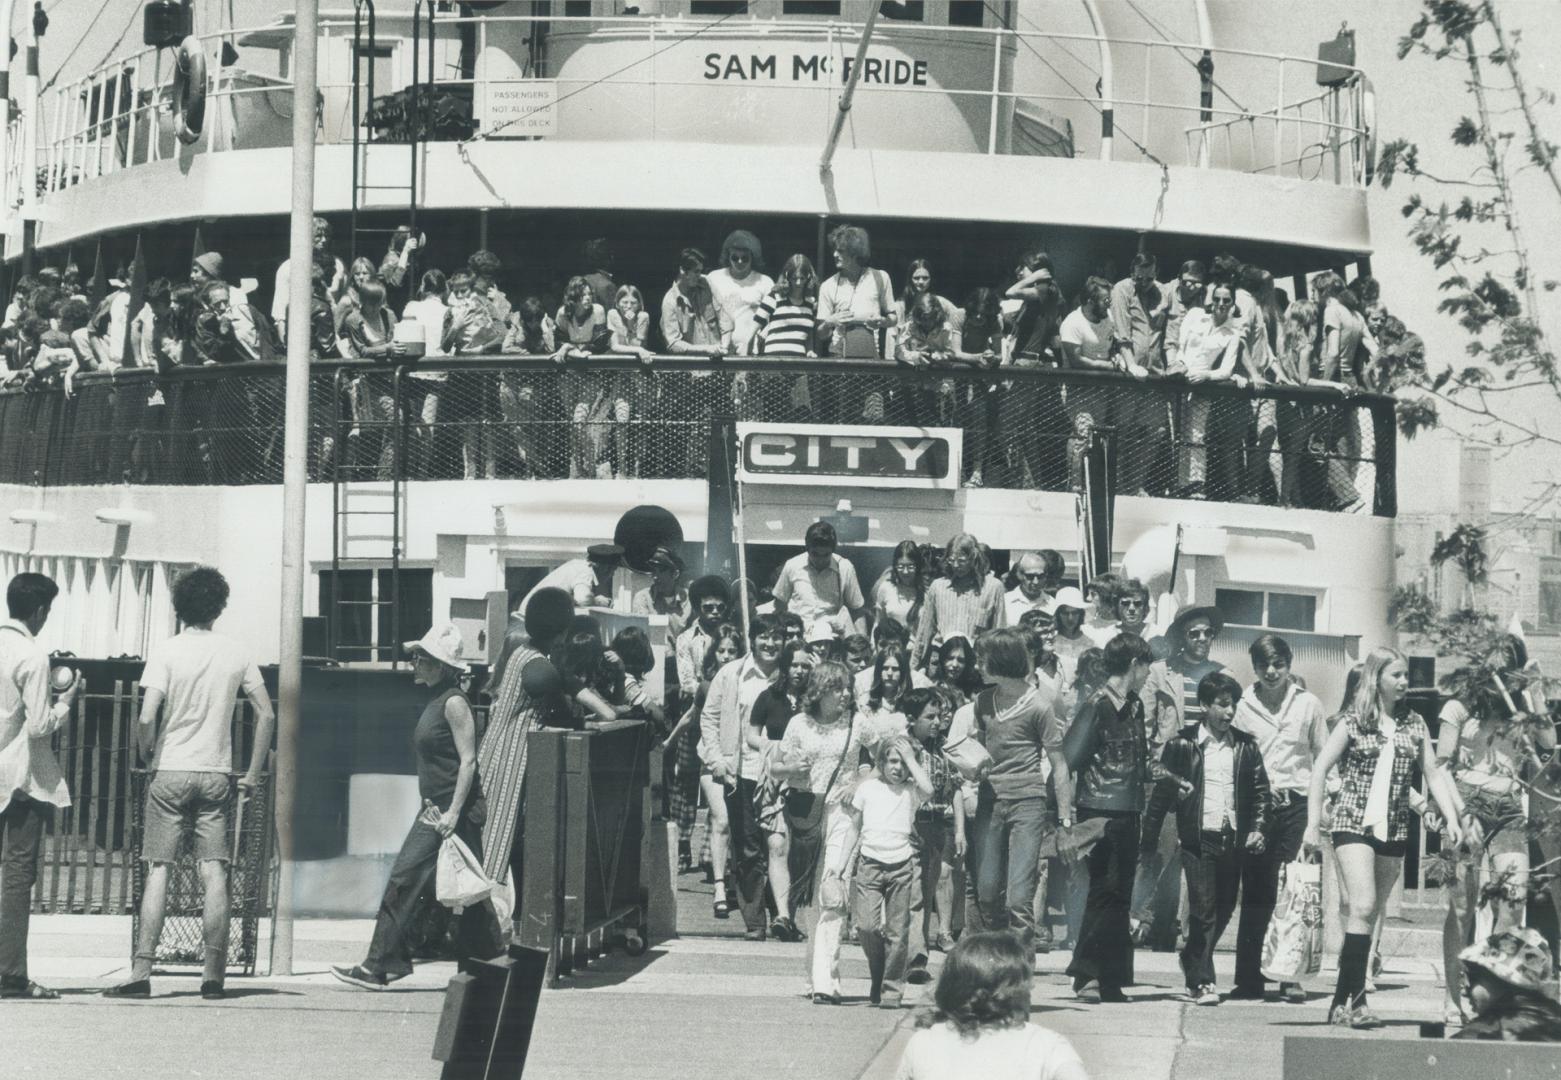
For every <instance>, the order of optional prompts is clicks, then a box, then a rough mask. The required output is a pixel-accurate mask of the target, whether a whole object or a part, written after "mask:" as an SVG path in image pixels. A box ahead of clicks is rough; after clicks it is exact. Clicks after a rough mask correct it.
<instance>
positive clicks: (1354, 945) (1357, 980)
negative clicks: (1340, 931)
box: [1333, 934, 1371, 1005]
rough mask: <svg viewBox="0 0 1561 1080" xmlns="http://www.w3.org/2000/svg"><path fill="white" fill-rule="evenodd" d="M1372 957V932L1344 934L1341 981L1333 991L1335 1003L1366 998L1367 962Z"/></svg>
mask: <svg viewBox="0 0 1561 1080" xmlns="http://www.w3.org/2000/svg"><path fill="white" fill-rule="evenodd" d="M1370 958H1371V935H1370V934H1345V935H1344V946H1343V947H1342V948H1341V949H1340V950H1339V981H1338V983H1337V984H1335V986H1334V991H1333V1003H1334V1004H1335V1005H1345V1004H1351V1003H1353V1002H1355V1001H1357V1000H1362V1001H1363V1000H1364V999H1365V994H1364V990H1365V988H1366V964H1367V962H1368V961H1369V960H1370Z"/></svg>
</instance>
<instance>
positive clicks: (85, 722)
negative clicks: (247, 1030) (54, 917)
mask: <svg viewBox="0 0 1561 1080" xmlns="http://www.w3.org/2000/svg"><path fill="white" fill-rule="evenodd" d="M58 663H69V664H70V665H71V666H72V667H75V668H77V669H78V670H79V671H80V673H81V677H82V678H83V680H84V683H83V689H82V692H81V693H80V694H79V695H78V696H77V698H76V703H75V706H74V707H73V708H72V709H71V713H70V717H69V718H68V719H67V720H66V722H65V723H64V724H63V725H61V727H60V729H59V731H58V732H56V733H55V736H54V753H55V754H56V756H57V757H58V759H59V762H60V765H61V768H62V771H63V772H64V774H65V781H66V784H67V786H68V787H69V789H70V795H71V805H70V806H69V807H67V808H65V809H63V810H61V811H59V812H58V813H56V814H55V817H54V822H53V825H52V827H51V828H50V830H49V833H48V835H47V836H46V837H45V838H44V842H43V852H42V856H41V860H40V866H39V875H38V882H37V884H36V885H35V886H34V889H33V904H32V907H33V910H34V911H36V912H48V913H52V914H88V915H92V914H96V915H126V914H132V913H134V911H135V910H136V906H137V903H138V901H139V899H140V885H141V880H140V878H141V870H140V867H139V866H138V865H137V863H138V859H137V856H138V853H139V850H140V843H139V830H140V823H141V812H142V804H143V803H144V801H145V795H144V791H142V790H141V781H142V779H143V777H142V776H141V774H140V773H139V770H138V769H137V762H136V761H135V753H136V752H135V724H136V715H137V710H138V707H139V702H140V676H141V668H142V662H141V661H140V660H138V659H133V658H132V659H120V660H82V659H76V658H70V659H68V660H63V661H61V660H57V661H56V664H58ZM254 730H255V722H254V715H253V713H252V712H251V710H250V708H249V705H248V703H247V702H243V703H236V704H235V706H234V713H233V754H234V760H235V761H236V762H242V763H247V762H248V755H249V749H250V747H251V746H252V745H253V742H254ZM268 800H269V794H268V788H266V789H262V791H261V792H260V793H259V794H258V796H257V798H256V799H255V800H254V801H253V802H252V803H250V808H249V809H247V810H246V811H245V814H244V829H243V835H242V838H241V839H242V843H241V845H240V853H241V862H240V864H239V868H238V870H236V872H235V874H234V877H233V879H232V881H231V882H230V889H231V892H232V896H233V912H234V916H235V919H237V918H239V917H240V916H241V915H244V914H249V915H251V916H253V917H258V916H259V915H260V914H263V913H265V912H269V911H270V910H271V880H272V875H271V873H270V861H271V851H272V847H271V815H270V804H269V801H268ZM192 873H193V868H192V867H181V868H178V869H176V872H175V874H174V876H173V878H172V879H171V881H170V888H169V907H168V914H169V920H168V924H167V927H168V928H167V929H166V930H165V931H164V942H165V946H166V948H165V950H164V952H165V953H166V955H167V958H169V959H171V958H172V957H173V956H174V955H176V954H178V953H179V950H178V948H177V947H176V946H177V943H178V941H179V940H180V937H181V935H183V936H187V931H188V926H186V925H184V922H185V918H184V917H186V916H188V915H189V914H190V913H191V911H192V910H193V912H194V916H195V919H194V921H195V939H194V940H195V941H197V942H198V941H199V934H200V928H199V906H198V897H199V892H200V886H199V877H198V875H195V879H194V880H195V884H194V895H195V897H196V898H197V899H196V906H195V907H194V908H193V909H192V908H191V907H190V903H189V895H188V893H189V890H187V889H184V890H181V888H180V887H179V882H180V881H182V880H185V879H186V878H187V877H188V876H189V875H190V874H192ZM248 934H249V936H248V941H249V945H248V949H249V953H248V956H249V959H248V961H247V965H241V966H247V967H252V966H253V963H254V961H253V954H254V943H253V936H254V935H253V932H252V931H249V932H248ZM245 940H246V938H245V934H244V933H239V934H235V935H234V938H233V942H232V944H231V946H230V957H232V956H237V955H238V954H237V953H236V952H235V951H234V950H236V949H239V948H242V946H243V942H244V941H245ZM195 955H196V960H197V961H198V960H199V955H200V954H199V949H198V948H197V950H196V954H195ZM235 962H236V963H237V962H238V961H235Z"/></svg>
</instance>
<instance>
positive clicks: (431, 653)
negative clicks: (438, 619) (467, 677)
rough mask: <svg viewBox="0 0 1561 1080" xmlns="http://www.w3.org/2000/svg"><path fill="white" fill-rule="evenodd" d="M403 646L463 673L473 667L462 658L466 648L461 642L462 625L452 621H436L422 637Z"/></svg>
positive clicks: (404, 643) (415, 653)
mask: <svg viewBox="0 0 1561 1080" xmlns="http://www.w3.org/2000/svg"><path fill="white" fill-rule="evenodd" d="M401 647H402V648H403V649H405V650H406V651H407V652H408V653H410V654H412V655H414V656H416V655H419V654H421V655H423V656H426V657H428V658H429V659H432V660H437V661H439V662H440V663H441V664H443V665H445V666H446V667H451V668H454V669H455V670H456V671H459V672H460V673H461V674H463V675H464V674H466V673H467V672H469V671H471V669H472V668H471V665H470V664H468V663H467V662H466V661H465V660H463V659H461V654H462V653H463V652H464V651H465V650H464V648H463V646H462V642H461V630H460V627H458V626H456V625H455V624H454V623H451V622H444V623H435V624H434V625H433V626H430V627H429V628H428V633H426V634H424V635H423V636H422V637H421V638H419V639H418V640H416V641H406V642H402V645H401Z"/></svg>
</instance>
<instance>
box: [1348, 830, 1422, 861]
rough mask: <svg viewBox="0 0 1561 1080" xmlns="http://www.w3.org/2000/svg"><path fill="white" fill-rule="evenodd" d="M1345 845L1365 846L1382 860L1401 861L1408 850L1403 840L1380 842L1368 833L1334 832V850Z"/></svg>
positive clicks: (1406, 842) (1380, 840)
mask: <svg viewBox="0 0 1561 1080" xmlns="http://www.w3.org/2000/svg"><path fill="white" fill-rule="evenodd" d="M1346 844H1365V845H1366V846H1367V847H1369V848H1370V849H1371V850H1372V851H1374V852H1376V853H1377V854H1378V855H1381V856H1382V857H1383V858H1384V859H1402V858H1403V857H1404V855H1405V853H1406V852H1407V851H1408V850H1409V843H1408V841H1405V840H1382V839H1379V838H1378V837H1375V836H1372V835H1371V834H1370V833H1358V832H1345V831H1343V830H1337V829H1336V830H1334V834H1333V846H1334V849H1335V850H1337V849H1339V848H1341V847H1343V846H1344V845H1346Z"/></svg>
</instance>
